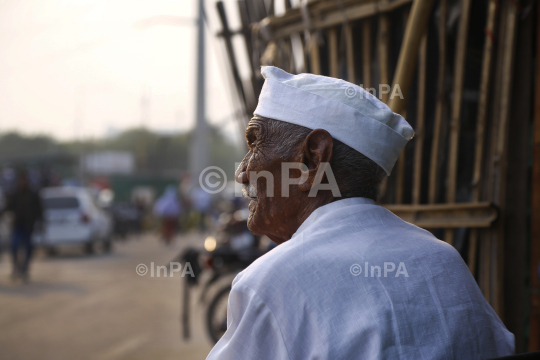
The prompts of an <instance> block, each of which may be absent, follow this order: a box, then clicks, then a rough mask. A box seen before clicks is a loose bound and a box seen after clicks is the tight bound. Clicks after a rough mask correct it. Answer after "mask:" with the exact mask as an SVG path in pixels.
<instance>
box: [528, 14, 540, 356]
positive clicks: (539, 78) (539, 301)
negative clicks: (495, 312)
mask: <svg viewBox="0 0 540 360" xmlns="http://www.w3.org/2000/svg"><path fill="white" fill-rule="evenodd" d="M536 8H537V15H536V19H537V20H536V24H537V25H536V26H537V32H536V34H537V35H536V54H537V55H536V79H535V82H536V84H535V89H534V100H535V101H534V135H533V171H532V177H531V184H532V200H531V265H530V266H531V269H530V271H531V272H530V274H531V298H530V301H531V302H530V304H531V315H530V330H529V333H530V335H529V351H538V350H540V280H539V279H538V275H537V274H538V266H539V264H540V56H538V54H540V6H537V7H536Z"/></svg>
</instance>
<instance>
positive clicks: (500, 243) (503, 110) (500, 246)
mask: <svg viewBox="0 0 540 360" xmlns="http://www.w3.org/2000/svg"><path fill="white" fill-rule="evenodd" d="M508 7H509V9H508V12H507V13H506V16H507V20H506V26H505V32H504V56H503V66H502V87H501V97H500V107H499V116H500V121H499V129H498V131H497V132H498V139H497V158H498V159H500V161H499V166H498V167H499V169H498V173H499V181H498V186H496V193H495V198H494V200H495V203H496V204H497V205H499V206H500V207H501V208H502V209H504V207H505V204H506V178H507V164H508V151H507V150H506V149H507V145H508V127H509V124H510V122H509V121H510V100H511V97H512V81H513V65H514V49H515V38H516V36H515V35H516V29H517V7H516V4H514V3H509V4H508ZM496 231H497V233H496V242H495V245H496V252H495V253H494V254H493V259H492V261H493V263H494V264H495V265H496V269H495V274H494V275H495V276H494V280H495V281H494V284H495V288H494V299H493V309H494V310H495V311H496V312H497V314H498V315H499V317H501V319H503V305H504V299H503V281H504V266H503V264H504V251H503V250H504V222H503V221H500V222H499V223H498V225H497V229H496ZM503 320H504V319H503Z"/></svg>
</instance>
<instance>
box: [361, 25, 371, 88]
mask: <svg viewBox="0 0 540 360" xmlns="http://www.w3.org/2000/svg"><path fill="white" fill-rule="evenodd" d="M362 77H363V79H362V82H363V84H364V88H365V89H369V88H370V87H371V23H370V19H365V20H364V21H363V22H362Z"/></svg>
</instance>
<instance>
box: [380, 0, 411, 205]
mask: <svg viewBox="0 0 540 360" xmlns="http://www.w3.org/2000/svg"><path fill="white" fill-rule="evenodd" d="M408 17H409V11H408V10H407V9H405V10H404V11H403V23H404V24H407V20H408ZM387 32H388V30H387ZM387 41H389V40H388V39H387ZM384 84H387V83H384ZM401 116H403V117H404V118H405V119H406V118H407V111H406V110H405V109H403V111H402V112H401ZM404 182H405V150H403V151H402V152H401V154H399V157H398V161H397V173H396V201H395V202H396V204H401V203H403V192H404V189H403V188H404Z"/></svg>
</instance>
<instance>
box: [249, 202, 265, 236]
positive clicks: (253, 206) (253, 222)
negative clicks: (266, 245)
mask: <svg viewBox="0 0 540 360" xmlns="http://www.w3.org/2000/svg"><path fill="white" fill-rule="evenodd" d="M256 217H257V200H251V201H250V203H249V217H248V221H247V227H248V229H249V231H250V232H251V233H252V234H253V235H257V236H262V235H264V233H262V232H261V228H260V227H259V226H257V219H256Z"/></svg>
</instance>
